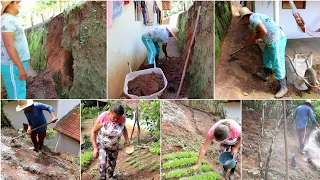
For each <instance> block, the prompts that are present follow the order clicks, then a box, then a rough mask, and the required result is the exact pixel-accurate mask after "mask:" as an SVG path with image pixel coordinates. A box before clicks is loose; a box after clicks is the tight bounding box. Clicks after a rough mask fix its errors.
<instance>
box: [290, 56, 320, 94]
mask: <svg viewBox="0 0 320 180" xmlns="http://www.w3.org/2000/svg"><path fill="white" fill-rule="evenodd" d="M286 57H287V59H286V75H287V81H288V83H291V84H294V86H295V88H297V89H298V90H302V91H304V90H307V89H308V88H310V87H315V88H319V80H318V78H317V73H316V71H315V70H314V69H312V58H313V54H312V52H310V53H309V54H301V53H297V52H296V51H294V55H293V58H291V57H290V56H288V55H286Z"/></svg>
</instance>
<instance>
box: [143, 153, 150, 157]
mask: <svg viewBox="0 0 320 180" xmlns="http://www.w3.org/2000/svg"><path fill="white" fill-rule="evenodd" d="M150 156H152V154H150V153H149V154H147V155H146V156H145V157H144V158H148V157H150Z"/></svg>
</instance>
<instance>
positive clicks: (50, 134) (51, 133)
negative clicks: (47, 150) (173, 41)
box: [46, 128, 57, 140]
mask: <svg viewBox="0 0 320 180" xmlns="http://www.w3.org/2000/svg"><path fill="white" fill-rule="evenodd" d="M46 134H47V135H46V139H48V140H50V139H53V138H54V137H55V136H56V134H57V131H55V130H53V128H48V129H47V131H46Z"/></svg>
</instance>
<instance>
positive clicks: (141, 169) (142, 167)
mask: <svg viewBox="0 0 320 180" xmlns="http://www.w3.org/2000/svg"><path fill="white" fill-rule="evenodd" d="M146 167H147V165H146V164H144V165H142V166H141V167H140V168H139V170H140V171H143V170H144V169H145V168H146Z"/></svg>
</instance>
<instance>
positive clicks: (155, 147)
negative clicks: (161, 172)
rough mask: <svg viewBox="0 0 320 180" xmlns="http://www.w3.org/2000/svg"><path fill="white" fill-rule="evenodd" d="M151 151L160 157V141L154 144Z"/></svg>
mask: <svg viewBox="0 0 320 180" xmlns="http://www.w3.org/2000/svg"><path fill="white" fill-rule="evenodd" d="M149 151H150V152H151V153H152V154H154V155H160V141H158V142H154V143H153V144H152V147H150V148H149Z"/></svg>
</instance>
